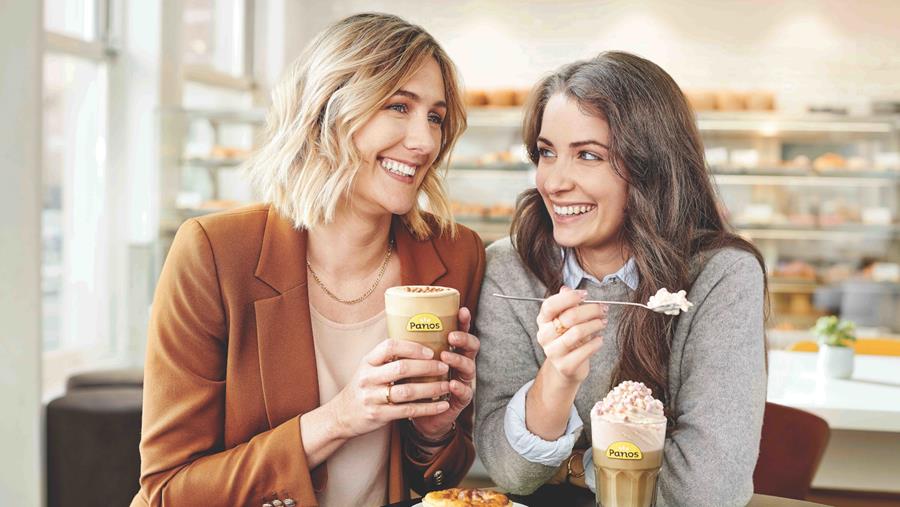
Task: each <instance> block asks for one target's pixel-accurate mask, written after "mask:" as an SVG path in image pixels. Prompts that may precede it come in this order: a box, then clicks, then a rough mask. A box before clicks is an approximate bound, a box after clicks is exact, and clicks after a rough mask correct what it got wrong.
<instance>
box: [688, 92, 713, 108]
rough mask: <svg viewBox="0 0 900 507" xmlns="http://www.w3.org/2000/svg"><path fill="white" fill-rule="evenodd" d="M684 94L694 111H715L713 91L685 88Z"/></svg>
mask: <svg viewBox="0 0 900 507" xmlns="http://www.w3.org/2000/svg"><path fill="white" fill-rule="evenodd" d="M684 96H685V98H687V100H688V102H689V103H690V104H691V107H692V108H693V109H694V111H715V109H716V94H715V93H713V92H708V91H700V90H686V91H685V92H684Z"/></svg>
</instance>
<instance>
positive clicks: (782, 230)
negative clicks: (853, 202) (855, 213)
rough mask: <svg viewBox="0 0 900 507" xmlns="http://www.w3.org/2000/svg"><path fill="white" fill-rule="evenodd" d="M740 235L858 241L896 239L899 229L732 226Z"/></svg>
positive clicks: (856, 226) (885, 226)
mask: <svg viewBox="0 0 900 507" xmlns="http://www.w3.org/2000/svg"><path fill="white" fill-rule="evenodd" d="M733 225H734V227H735V228H736V229H738V231H739V232H740V233H741V234H744V235H747V236H750V237H751V238H761V239H762V238H765V239H788V240H844V239H846V240H858V239H897V238H900V227H898V226H896V225H863V224H847V225H841V226H828V227H824V226H823V227H799V226H797V227H793V226H790V225H764V224H743V223H735V224H733Z"/></svg>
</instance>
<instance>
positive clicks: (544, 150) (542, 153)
mask: <svg viewBox="0 0 900 507" xmlns="http://www.w3.org/2000/svg"><path fill="white" fill-rule="evenodd" d="M538 155H539V156H540V157H541V158H553V157H555V156H556V154H555V153H553V152H552V151H550V150H548V149H547V148H538Z"/></svg>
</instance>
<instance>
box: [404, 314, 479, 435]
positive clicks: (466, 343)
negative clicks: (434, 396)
mask: <svg viewBox="0 0 900 507" xmlns="http://www.w3.org/2000/svg"><path fill="white" fill-rule="evenodd" d="M458 319H459V331H454V332H452V333H450V336H449V340H450V345H451V346H452V347H453V352H448V351H444V352H441V357H440V358H439V359H440V360H441V361H442V362H444V363H447V366H449V367H450V408H449V409H448V410H446V411H444V412H441V413H440V414H438V415H432V416H426V417H418V418H415V419H413V420H412V424H413V428H414V429H415V430H416V431H418V432H419V434H421V435H422V436H423V437H425V438H426V439H429V440H437V439H440V438H441V437H443V436H446V435H447V434H448V433H450V430H452V429H453V423H454V421H456V418H457V417H458V416H459V414H460V413H461V412H462V411H463V409H465V408H466V407H467V406H469V403H472V397H473V394H474V391H473V390H472V382H473V381H474V380H475V356H477V355H478V349H479V348H480V347H481V342H480V341H479V340H478V338H476V337H475V336H474V335H471V334H469V328H470V327H471V324H472V314H471V313H469V309H468V308H466V307H462V308H460V309H459V315H458Z"/></svg>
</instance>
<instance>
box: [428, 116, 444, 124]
mask: <svg viewBox="0 0 900 507" xmlns="http://www.w3.org/2000/svg"><path fill="white" fill-rule="evenodd" d="M428 121H430V122H431V123H434V124H435V125H443V124H444V118H442V117H441V115H439V114H437V113H431V114H429V115H428Z"/></svg>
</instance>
